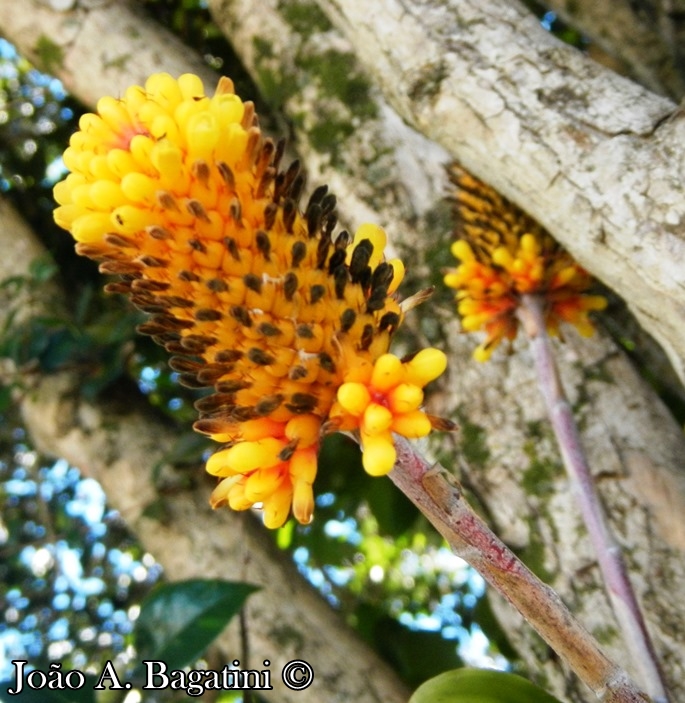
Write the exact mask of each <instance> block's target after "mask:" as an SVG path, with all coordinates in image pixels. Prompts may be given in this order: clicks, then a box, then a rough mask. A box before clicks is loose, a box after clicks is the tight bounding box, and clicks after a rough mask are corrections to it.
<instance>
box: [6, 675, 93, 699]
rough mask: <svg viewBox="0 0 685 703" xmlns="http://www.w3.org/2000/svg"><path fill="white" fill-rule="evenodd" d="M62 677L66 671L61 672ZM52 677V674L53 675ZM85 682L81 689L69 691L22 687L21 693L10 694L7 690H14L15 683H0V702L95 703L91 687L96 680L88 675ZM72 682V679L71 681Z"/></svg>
mask: <svg viewBox="0 0 685 703" xmlns="http://www.w3.org/2000/svg"><path fill="white" fill-rule="evenodd" d="M61 673H62V676H64V674H65V673H67V671H66V670H65V671H63V672H61ZM53 675H54V674H53ZM85 677H86V682H85V684H83V686H82V687H81V688H78V689H73V690H72V689H70V688H67V689H65V690H63V691H57V690H50V689H48V688H42V689H40V690H34V689H32V688H28V687H27V686H26V685H24V688H23V690H22V691H21V693H18V694H17V693H15V694H10V693H9V691H8V689H10V688H11V689H12V690H13V691H14V690H16V682H15V681H9V682H7V681H6V682H4V683H0V701H3V703H14V702H15V701H17V702H19V703H95V692H94V691H93V686H95V684H96V683H97V679H96V678H95V677H94V676H90V675H89V674H86V675H85ZM72 680H73V679H72Z"/></svg>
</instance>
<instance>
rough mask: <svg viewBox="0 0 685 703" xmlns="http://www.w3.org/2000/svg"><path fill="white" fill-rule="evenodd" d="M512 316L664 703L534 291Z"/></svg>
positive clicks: (629, 633)
mask: <svg viewBox="0 0 685 703" xmlns="http://www.w3.org/2000/svg"><path fill="white" fill-rule="evenodd" d="M517 315H518V317H519V320H520V321H521V323H522V326H523V328H524V329H525V330H526V332H527V335H528V337H529V339H530V346H531V351H532V354H533V360H534V363H535V369H536V371H537V377H538V383H539V386H540V390H541V392H542V395H543V397H544V401H545V405H546V407H547V412H548V414H549V417H550V421H551V423H552V427H553V429H554V434H555V436H556V438H557V442H558V444H559V449H560V451H561V455H562V459H563V462H564V466H565V467H566V471H567V473H568V476H569V478H570V479H571V482H572V486H573V489H574V493H575V494H576V497H577V500H578V504H579V507H580V511H581V514H582V517H583V521H584V523H585V525H586V527H587V530H588V534H589V536H590V539H591V540H592V544H593V546H594V549H595V553H596V554H597V560H598V564H599V568H600V570H601V573H602V577H603V580H604V583H605V586H606V590H607V593H608V596H609V600H610V602H611V605H612V608H613V610H614V613H615V615H616V620H617V623H618V625H619V628H620V629H621V632H622V634H623V639H624V641H625V644H626V646H627V647H628V649H629V650H630V653H631V656H632V658H633V660H634V661H635V663H636V665H637V666H638V668H639V670H640V672H641V675H642V679H643V681H644V682H645V686H646V689H647V690H648V691H649V692H650V695H651V696H652V698H653V700H654V702H655V703H668V701H669V698H668V694H667V692H666V687H665V684H664V681H663V675H662V673H661V669H660V667H659V664H658V660H657V656H656V652H655V650H654V645H653V644H652V641H651V638H650V636H649V632H648V631H647V626H646V624H645V621H644V618H643V615H642V611H641V610H640V606H639V604H638V602H637V598H636V596H635V592H634V590H633V587H632V585H631V583H630V579H629V577H628V572H627V569H626V566H625V562H624V560H623V558H622V556H621V549H620V547H619V545H618V543H617V542H616V540H615V538H614V536H613V534H612V532H611V529H610V527H609V525H608V524H607V521H606V518H605V515H604V510H603V508H602V505H601V502H600V499H599V496H598V495H597V491H596V490H595V484H594V481H593V479H592V475H591V473H590V468H589V466H588V462H587V459H586V457H585V452H584V451H583V447H582V444H581V441H580V435H579V433H578V428H577V425H576V422H575V420H574V418H573V413H572V410H571V406H570V404H569V402H568V399H567V397H566V394H565V393H564V389H563V386H562V383H561V379H560V378H559V372H558V370H557V366H556V364H555V361H554V355H553V351H552V344H551V340H550V337H549V335H548V334H547V329H546V325H545V313H544V299H543V298H542V297H541V296H539V295H530V294H526V295H523V296H521V304H520V306H519V308H518V310H517Z"/></svg>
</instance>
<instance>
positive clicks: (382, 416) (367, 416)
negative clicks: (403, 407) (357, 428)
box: [361, 403, 393, 435]
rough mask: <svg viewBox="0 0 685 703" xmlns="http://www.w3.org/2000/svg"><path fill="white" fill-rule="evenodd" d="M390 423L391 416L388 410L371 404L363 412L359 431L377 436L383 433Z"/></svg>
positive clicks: (391, 420) (376, 404) (391, 421)
mask: <svg viewBox="0 0 685 703" xmlns="http://www.w3.org/2000/svg"><path fill="white" fill-rule="evenodd" d="M392 423H393V414H392V412H390V410H389V409H388V408H386V407H384V406H382V405H379V404H378V403H371V404H369V406H368V407H367V408H366V410H365V411H364V417H363V418H362V422H361V429H362V432H364V433H366V434H368V435H377V434H380V433H381V432H385V431H386V430H387V429H388V428H389V427H390V425H392Z"/></svg>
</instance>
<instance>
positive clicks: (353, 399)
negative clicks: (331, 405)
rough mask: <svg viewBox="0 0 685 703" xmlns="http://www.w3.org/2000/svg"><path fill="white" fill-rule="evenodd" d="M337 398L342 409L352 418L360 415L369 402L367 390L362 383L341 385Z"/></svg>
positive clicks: (369, 397) (369, 396)
mask: <svg viewBox="0 0 685 703" xmlns="http://www.w3.org/2000/svg"><path fill="white" fill-rule="evenodd" d="M337 397H338V402H339V403H340V405H341V406H342V407H343V409H344V410H346V411H347V412H348V413H350V414H351V415H354V416H358V415H361V414H362V413H363V412H364V410H366V407H367V406H368V404H369V403H370V402H371V395H370V394H369V390H368V388H367V387H366V386H365V385H363V384H362V383H343V384H342V386H340V388H338V396H337Z"/></svg>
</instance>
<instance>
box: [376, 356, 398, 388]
mask: <svg viewBox="0 0 685 703" xmlns="http://www.w3.org/2000/svg"><path fill="white" fill-rule="evenodd" d="M403 381H404V368H403V367H402V362H401V361H400V360H399V359H398V358H397V357H396V356H395V355H394V354H383V356H380V357H379V358H378V359H377V360H376V363H375V364H374V366H373V371H372V373H371V386H372V387H373V388H374V389H375V390H377V391H380V392H381V393H383V392H385V391H389V390H390V389H391V388H394V387H395V386H397V385H398V384H400V383H402V382H403Z"/></svg>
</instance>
